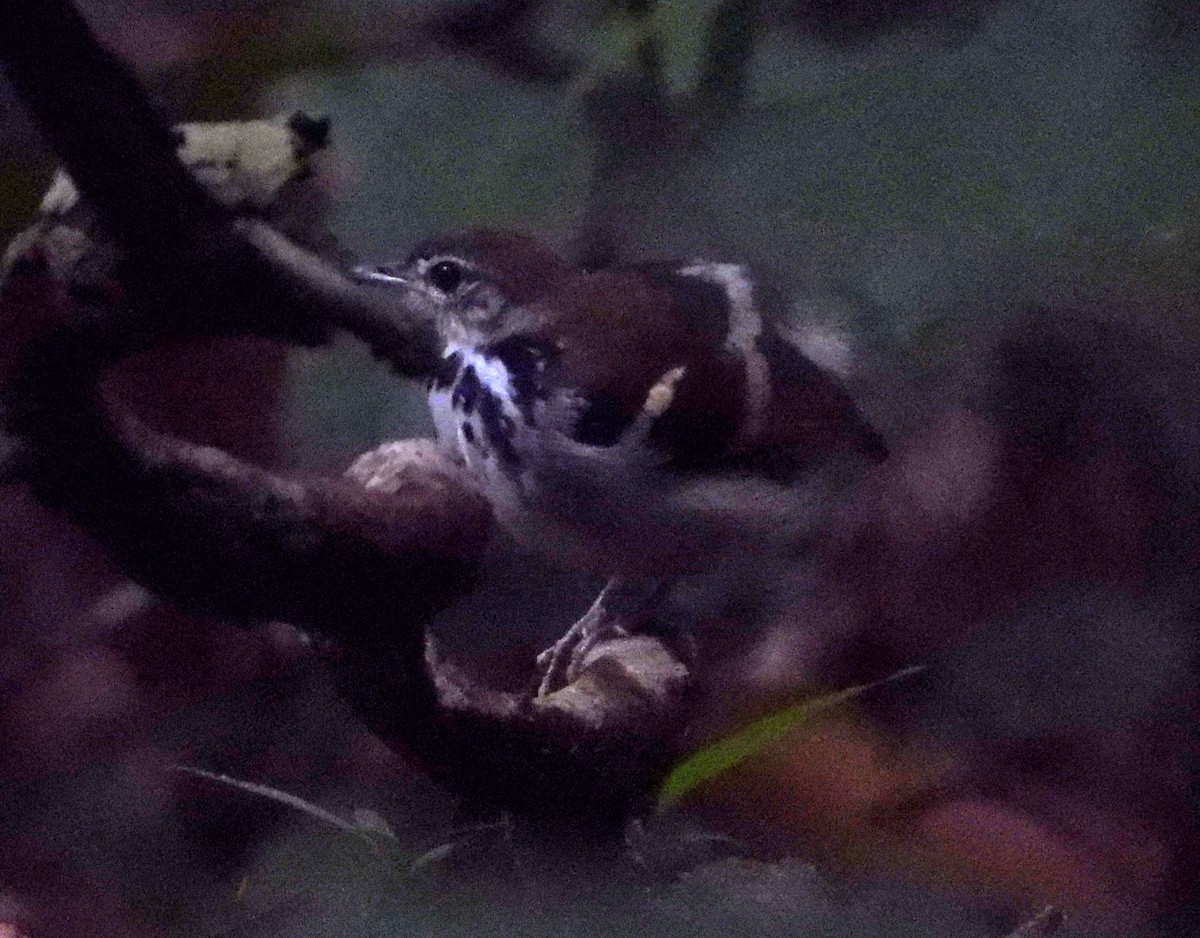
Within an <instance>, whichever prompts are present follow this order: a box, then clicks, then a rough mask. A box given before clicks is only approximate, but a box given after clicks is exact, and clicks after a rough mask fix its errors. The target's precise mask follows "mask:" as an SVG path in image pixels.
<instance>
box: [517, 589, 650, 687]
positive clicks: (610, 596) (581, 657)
mask: <svg viewBox="0 0 1200 938" xmlns="http://www.w3.org/2000/svg"><path fill="white" fill-rule="evenodd" d="M662 586H663V583H662V581H661V580H657V579H640V578H639V579H627V578H624V577H613V578H612V579H611V580H609V581H608V583H606V584H605V586H604V589H602V590H601V591H600V595H599V596H597V597H596V601H595V602H594V603H592V605H591V608H589V609H588V611H587V612H585V613H584V614H583V615H582V616H581V617H580V618H579V621H577V622H576V623H575V624H574V625H572V626H571V627H570V628H569V629H567V633H566V634H565V635H564V636H563V637H562V638H560V639H559V640H558V641H557V642H555V643H554V644H553V645H551V646H550V647H549V648H547V649H546V650H545V651H543V652H542V653H541V654H540V655H538V657H537V666H538V670H539V671H540V672H541V675H542V678H541V683H540V684H539V685H538V691H537V692H538V696H539V697H544V696H545V695H546V694H549V693H552V692H553V691H556V690H558V689H559V688H560V687H562V686H563V685H565V684H569V683H570V682H571V681H573V680H575V679H576V678H577V677H579V674H580V672H582V671H583V664H584V661H585V660H586V659H587V656H588V654H589V653H590V652H591V650H592V649H593V648H595V647H596V646H597V645H599V644H600V643H601V642H603V641H607V640H608V639H610V638H615V637H617V636H619V635H628V634H629V633H630V632H635V631H637V629H638V626H639V625H641V624H642V622H643V621H644V620H645V618H646V615H647V612H648V610H649V609H650V607H651V604H652V603H653V601H654V600H655V598H656V597H657V596H658V594H659V591H660V590H661V589H662Z"/></svg>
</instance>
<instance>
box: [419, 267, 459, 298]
mask: <svg viewBox="0 0 1200 938" xmlns="http://www.w3.org/2000/svg"><path fill="white" fill-rule="evenodd" d="M425 277H426V279H427V280H428V281H429V283H430V284H431V285H432V286H433V287H434V288H435V289H438V290H441V291H442V292H443V293H453V292H454V291H455V290H457V289H458V287H459V284H461V283H462V281H463V266H462V264H459V263H457V262H456V261H438V262H437V263H436V264H433V265H431V266H430V268H429V269H428V270H427V271H425Z"/></svg>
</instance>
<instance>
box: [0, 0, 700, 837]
mask: <svg viewBox="0 0 1200 938" xmlns="http://www.w3.org/2000/svg"><path fill="white" fill-rule="evenodd" d="M0 12H4V13H6V14H8V16H7V19H6V21H5V23H4V25H3V27H0V30H2V33H0V57H2V58H3V61H4V67H5V69H6V70H7V71H8V73H9V75H10V77H11V78H12V80H13V83H14V86H15V87H16V88H17V90H18V93H19V94H20V95H21V97H22V99H23V100H24V101H25V103H26V104H27V105H28V107H29V108H30V111H31V112H32V113H33V115H34V117H35V119H37V120H38V121H39V122H41V123H42V124H43V125H44V126H45V128H46V131H47V135H48V136H49V137H50V139H51V141H52V143H53V144H54V145H55V146H57V147H59V148H60V151H61V152H62V154H63V156H64V158H65V160H66V162H67V168H68V169H69V171H70V172H71V174H72V176H73V177H74V178H75V180H76V182H77V183H78V185H79V186H80V189H81V190H82V192H83V194H84V196H85V197H86V198H87V199H89V200H91V201H93V202H94V203H95V206H96V209H97V211H98V212H99V214H100V217H101V219H102V220H103V222H104V223H105V227H106V229H107V233H108V234H110V235H112V236H113V237H114V238H115V239H116V240H117V241H118V242H119V244H120V245H121V247H122V248H123V251H122V256H123V257H124V261H123V266H122V268H121V270H120V284H121V287H122V288H123V290H124V292H125V295H126V296H127V297H128V304H127V305H122V306H116V305H107V306H104V307H103V308H92V309H86V308H83V307H81V306H78V304H77V303H76V302H75V301H73V300H71V299H70V298H69V290H68V289H67V287H68V286H69V284H62V283H59V282H57V281H53V280H52V278H51V276H50V274H49V273H48V272H47V271H41V272H40V273H39V271H38V270H37V265H36V264H32V265H23V266H22V265H20V264H18V265H15V266H14V270H13V271H12V273H11V277H12V278H15V279H17V280H20V279H21V278H24V279H25V280H26V281H32V282H31V283H30V282H26V283H24V284H20V283H17V284H15V285H14V283H13V282H10V283H8V284H6V285H4V290H3V291H0V296H6V295H14V294H20V295H22V296H25V297H27V298H28V297H30V296H32V297H39V296H40V297H42V302H44V303H48V304H53V305H54V307H55V308H54V309H53V311H52V312H53V315H51V316H49V317H48V319H49V320H50V321H52V322H60V323H61V322H62V321H63V320H64V318H66V319H67V320H68V321H67V322H66V323H65V324H62V325H58V326H56V327H53V328H49V327H48V328H47V330H46V331H44V332H43V333H41V334H39V335H37V336H35V337H34V338H33V339H31V340H29V341H27V342H26V344H25V345H24V346H23V348H22V350H21V354H20V356H19V359H18V361H17V364H16V367H15V371H14V373H13V375H12V377H11V379H10V380H9V382H8V384H7V386H6V387H5V388H4V395H5V396H4V401H3V404H4V407H3V412H2V416H3V429H4V431H5V432H6V433H8V434H11V435H12V437H13V438H14V440H13V442H14V443H15V445H16V447H17V448H18V449H19V451H20V456H21V458H20V459H19V460H18V461H17V462H16V465H17V467H18V469H19V471H20V473H21V474H22V476H23V478H24V479H25V480H26V481H27V482H28V484H29V485H30V486H31V487H32V488H33V490H34V492H35V493H36V494H37V495H38V497H39V498H40V499H41V500H42V501H43V502H44V503H45V504H47V505H49V506H51V507H54V508H56V509H59V510H62V511H64V512H66V513H67V514H68V515H69V516H70V517H71V518H73V519H74V520H75V521H76V522H78V523H79V524H81V525H82V526H83V527H85V528H86V529H87V530H89V531H90V532H92V533H93V534H95V535H96V536H97V537H98V538H99V539H100V541H101V542H102V543H103V544H104V545H105V546H106V548H107V549H108V550H109V551H110V552H111V553H112V554H113V555H114V556H115V557H116V558H117V559H118V560H119V561H120V562H121V563H122V564H123V565H124V567H125V569H126V570H127V571H129V572H130V574H131V575H133V576H134V577H135V578H137V579H138V580H140V581H141V582H143V583H145V584H147V585H148V586H150V587H151V588H153V589H155V590H156V591H158V592H159V593H160V594H162V595H164V596H165V597H168V598H172V599H175V600H177V601H179V602H182V603H184V604H186V605H189V606H192V607H197V608H201V609H205V610H211V611H215V612H218V613H221V614H223V615H226V616H230V617H233V618H235V619H238V620H241V621H247V620H253V619H267V618H279V619H286V620H289V621H292V622H295V623H296V624H299V625H302V626H306V627H309V628H313V629H316V630H319V631H320V632H322V633H323V634H324V635H326V636H328V637H330V638H332V639H334V640H335V641H336V646H337V651H336V654H335V655H334V664H335V667H336V668H337V671H338V673H339V675H340V677H341V679H342V685H343V688H344V692H345V693H346V695H347V697H348V698H349V700H350V701H351V703H352V704H353V705H354V706H355V707H356V708H357V710H358V712H359V713H360V714H361V715H362V716H363V718H364V719H365V720H366V721H367V723H368V724H369V725H370V726H371V727H372V728H373V729H375V730H376V731H377V732H378V733H379V734H380V735H381V736H382V737H383V738H384V739H386V740H388V741H389V742H392V743H394V744H398V745H403V746H405V747H406V748H408V749H410V750H412V751H414V752H415V753H417V754H418V755H420V756H422V757H423V758H424V759H425V760H426V761H427V762H428V763H429V766H430V768H431V770H433V771H434V772H435V773H436V774H437V775H438V776H439V777H441V778H442V779H444V780H445V781H446V782H447V783H448V784H449V785H451V786H452V787H454V788H455V789H456V790H458V791H461V792H464V793H465V794H467V795H469V796H471V797H472V798H473V799H475V800H476V801H480V802H485V803H490V804H494V805H497V806H503V807H507V808H510V809H512V810H516V811H519V812H522V813H525V814H528V815H532V816H535V817H541V818H547V817H561V816H563V815H567V814H569V815H570V816H571V817H572V818H575V819H591V820H592V821H594V822H602V823H605V824H612V823H615V822H617V821H619V820H621V819H622V818H624V817H625V816H626V815H627V814H628V812H630V811H632V810H634V809H636V808H637V807H639V806H641V805H642V804H644V803H645V800H646V799H647V798H648V796H649V793H650V792H652V791H653V788H654V785H655V782H656V781H657V780H658V779H659V778H660V777H661V774H662V772H663V771H664V770H665V768H666V767H667V766H668V765H669V764H670V763H671V761H672V760H673V759H674V757H675V755H676V753H677V749H678V746H679V739H680V730H681V720H682V713H683V709H682V707H681V706H680V703H681V699H682V697H683V694H684V691H685V689H686V683H687V672H686V670H685V669H684V668H683V667H682V666H681V665H679V663H678V661H676V660H675V659H674V658H673V657H672V656H671V655H670V654H668V653H667V651H666V650H665V648H664V647H663V646H662V644H661V643H659V642H657V641H655V640H652V639H646V638H638V639H625V640H620V641H617V642H613V643H610V645H609V646H608V647H606V648H601V649H598V650H597V653H596V654H595V658H594V664H593V666H592V667H591V668H590V669H588V670H587V671H585V673H584V674H583V675H582V676H581V678H580V679H579V681H577V682H576V683H575V684H573V685H571V686H569V687H567V688H565V689H564V690H562V691H560V692H558V693H557V694H553V695H550V696H549V697H548V698H544V699H540V700H537V701H531V700H529V699H528V698H527V697H525V696H522V695H513V694H501V693H497V692H495V691H492V690H490V689H489V688H486V687H482V686H479V685H478V684H476V683H475V682H473V681H470V680H468V679H466V678H465V677H463V676H462V675H460V674H459V673H458V672H457V671H456V670H455V669H453V668H452V667H451V666H449V665H447V664H445V663H443V662H440V661H439V660H437V658H436V656H435V655H433V654H432V653H431V651H430V649H429V648H428V641H427V638H426V635H425V625H426V623H427V622H428V620H429V618H430V616H431V615H432V614H433V613H434V612H435V611H437V610H438V609H439V608H441V607H442V606H444V605H445V603H447V602H448V601H450V600H451V599H453V598H454V597H455V596H456V595H459V594H460V593H461V592H462V591H463V590H465V589H466V588H467V587H468V585H469V583H470V580H471V576H472V573H473V571H474V569H475V564H476V562H477V560H478V557H479V555H480V553H481V551H482V549H483V547H484V545H485V543H486V540H487V534H488V530H489V527H490V520H491V517H490V509H489V508H488V506H487V504H486V502H485V501H484V500H483V499H482V497H481V496H480V495H479V494H478V493H477V492H476V491H475V490H474V488H473V486H472V484H471V482H470V481H469V479H467V478H466V477H465V476H464V475H463V474H461V473H460V471H459V470H458V468H457V466H456V465H455V464H454V463H452V462H451V461H450V460H449V459H448V457H445V456H444V455H439V454H438V453H437V452H436V451H435V450H433V449H432V448H431V447H432V444H429V443H421V442H412V443H409V444H395V445H393V446H392V447H388V448H385V449H384V450H381V451H380V453H381V454H382V455H379V454H373V455H372V456H371V457H369V458H366V459H365V460H360V462H359V464H357V465H356V467H354V469H353V470H352V472H351V478H350V479H343V480H318V481H312V482H304V483H300V482H295V481H291V480H287V479H283V478H280V477H278V476H275V475H272V474H270V473H268V472H265V471H263V470H261V469H258V468H255V467H253V466H249V465H246V464H244V463H241V462H239V461H237V460H236V459H233V458H232V457H230V456H229V455H228V454H225V453H222V452H220V451H218V450H214V449H211V448H206V447H197V446H194V445H191V444H189V443H186V442H184V441H182V440H178V439H174V438H171V437H167V436H163V435H161V434H157V433H154V432H152V431H151V430H150V429H149V428H147V427H146V426H144V425H143V424H141V423H140V422H139V421H137V420H136V419H135V418H134V417H132V416H131V415H130V414H128V413H126V412H124V411H123V410H121V408H120V407H119V405H117V404H116V403H114V402H113V401H111V400H108V399H106V397H105V395H104V394H103V391H102V379H103V376H104V373H105V372H106V370H107V369H108V368H109V367H110V366H112V365H113V364H115V363H117V362H118V361H120V360H121V359H123V358H124V357H126V356H128V355H130V354H132V353H134V352H137V351H141V350H143V349H147V348H152V347H154V346H156V345H159V344H161V343H163V342H165V341H169V340H172V339H177V338H195V337H205V338H209V337H227V336H229V337H232V336H243V335H254V336H264V337H269V338H274V339H280V340H283V341H286V342H292V343H312V342H318V341H322V340H324V339H325V338H326V337H327V336H328V335H329V334H330V333H331V332H332V331H333V330H335V329H339V328H340V329H345V330H347V331H349V332H350V333H352V334H354V335H356V336H358V337H360V338H361V339H363V340H364V341H366V342H367V343H368V344H369V345H370V346H371V347H372V349H373V350H374V351H375V352H376V354H378V355H379V356H380V357H382V358H383V359H384V360H386V361H387V362H389V363H390V364H391V365H392V366H393V367H394V368H395V369H396V370H397V371H398V372H400V373H401V374H405V375H422V374H424V373H426V372H427V370H428V368H429V366H430V364H431V362H432V361H434V360H435V359H434V356H435V354H436V350H435V346H434V344H433V342H432V338H431V335H430V332H429V330H428V328H427V327H426V324H425V323H423V322H421V321H420V319H419V318H418V317H417V316H416V315H414V313H413V311H411V310H406V309H403V308H399V307H394V308H393V307H386V306H382V305H381V304H380V301H379V300H378V299H377V298H376V296H375V295H374V294H371V293H369V292H364V291H362V290H360V289H359V288H357V287H356V286H355V285H354V284H352V283H350V282H349V281H348V280H346V279H345V277H343V276H342V274H341V272H340V271H339V270H337V269H336V268H334V267H332V266H330V265H329V264H328V263H326V262H325V261H324V260H322V259H321V258H318V257H317V256H315V255H314V254H311V253H309V252H308V251H306V250H304V249H303V248H301V247H299V246H297V245H296V244H294V243H292V242H291V241H289V240H287V239H286V238H285V237H283V236H282V235H280V234H279V233H278V232H276V231H274V230H272V229H271V228H269V227H267V226H266V225H264V224H262V223H261V222H258V221H254V220H251V219H247V218H239V217H238V216H236V215H235V214H234V213H233V212H231V211H228V210H226V209H224V208H223V207H221V206H220V205H218V204H217V203H216V202H215V201H214V200H213V199H211V198H210V197H209V195H208V194H207V192H206V191H205V190H203V189H202V188H200V187H199V186H198V185H197V184H196V183H195V182H194V181H193V180H192V178H191V177H190V176H189V175H188V174H187V173H186V172H184V171H183V170H182V169H181V168H180V167H179V165H178V164H177V163H176V161H175V157H174V154H173V149H172V140H171V138H170V135H169V133H167V132H166V131H164V130H162V125H161V124H160V123H159V121H158V119H157V117H156V116H155V115H154V114H153V113H152V111H151V110H150V108H149V107H148V105H146V104H145V102H144V100H143V99H142V97H141V93H140V91H139V89H138V87H137V84H136V82H135V81H134V80H133V79H132V78H131V77H130V76H129V75H128V74H127V73H126V72H125V71H124V69H123V68H122V67H121V66H120V64H119V63H118V62H116V61H115V60H114V59H113V58H112V57H111V56H110V55H108V54H107V53H105V52H104V51H103V50H101V49H100V48H99V47H98V46H97V45H96V43H95V41H94V39H93V37H92V36H91V34H90V32H89V31H88V29H87V26H86V24H84V22H83V21H82V20H81V19H80V18H79V17H78V15H77V14H76V13H75V12H74V11H73V9H72V8H71V7H70V5H69V3H68V2H66V0H22V2H20V3H18V2H15V0H3V2H0ZM39 277H40V278H41V279H40V280H39ZM14 287H15V289H14ZM68 307H70V308H68ZM64 314H65V315H64Z"/></svg>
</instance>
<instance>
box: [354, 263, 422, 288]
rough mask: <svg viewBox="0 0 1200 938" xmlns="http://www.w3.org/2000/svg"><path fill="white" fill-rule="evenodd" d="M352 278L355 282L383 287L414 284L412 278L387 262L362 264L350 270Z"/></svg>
mask: <svg viewBox="0 0 1200 938" xmlns="http://www.w3.org/2000/svg"><path fill="white" fill-rule="evenodd" d="M350 279H351V280H353V281H354V282H355V283H366V284H370V285H373V286H381V287H382V286H389V287H410V286H412V280H411V279H409V278H408V277H406V276H404V274H402V273H400V270H399V268H398V267H393V266H390V265H387V264H361V265H359V266H358V267H355V268H354V269H353V270H351V271H350Z"/></svg>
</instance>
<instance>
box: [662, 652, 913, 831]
mask: <svg viewBox="0 0 1200 938" xmlns="http://www.w3.org/2000/svg"><path fill="white" fill-rule="evenodd" d="M924 669H925V668H924V666H923V665H914V666H913V667H910V668H904V669H903V670H901V671H897V672H896V673H895V674H892V675H890V676H889V677H885V678H884V679H883V680H880V681H872V682H871V683H869V684H858V685H856V686H854V687H849V688H846V689H845V690H841V691H837V692H836V693H832V694H826V695H824V696H822V697H814V698H813V699H811V700H806V701H804V702H803V703H799V704H795V705H793V706H791V707H786V708H784V709H783V710H778V711H776V712H775V713H771V714H768V715H767V716H765V717H762V718H760V719H758V720H756V721H755V722H753V723H751V724H750V725H749V726H747V727H745V728H744V729H742V730H739V731H738V732H736V733H734V734H733V735H731V736H726V737H725V738H724V739H720V740H717V742H715V743H711V744H709V745H708V746H705V747H704V748H703V749H699V750H697V751H696V752H694V753H692V754H691V755H690V756H688V757H687V758H686V759H683V760H682V761H681V762H679V763H677V764H676V765H675V767H674V768H673V769H672V770H671V771H670V773H668V775H667V778H666V781H665V782H663V786H662V788H661V789H660V790H659V793H658V809H659V811H665V810H667V809H669V808H673V807H674V806H675V805H677V804H678V803H679V802H680V801H682V800H683V798H684V797H685V796H687V795H688V794H690V793H691V792H693V791H695V790H696V789H697V788H699V787H700V786H701V785H705V784H707V783H708V782H710V781H712V780H713V779H714V778H716V777H717V776H719V775H723V774H725V773H726V772H729V771H731V770H732V769H735V768H737V767H738V766H739V765H741V764H742V763H744V762H746V761H747V760H748V759H750V758H752V757H753V756H756V755H758V754H759V753H761V752H763V751H765V750H766V749H768V748H770V747H771V746H773V745H775V744H776V743H778V742H779V741H780V740H782V739H783V738H784V737H785V736H786V735H787V734H789V733H791V732H792V731H793V730H795V729H797V728H798V727H801V726H803V725H805V724H808V723H812V721H813V718H814V717H816V716H817V715H818V714H820V713H823V712H824V711H826V710H832V709H834V708H835V707H837V706H839V705H841V704H844V703H846V702H848V701H850V700H853V699H854V698H855V697H858V696H860V695H862V694H864V693H866V692H867V691H869V690H873V689H874V688H876V687H882V686H883V685H885V684H892V683H894V682H896V681H900V680H903V679H904V678H906V677H911V676H912V675H914V674H917V673H918V672H920V671H923V670H924Z"/></svg>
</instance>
